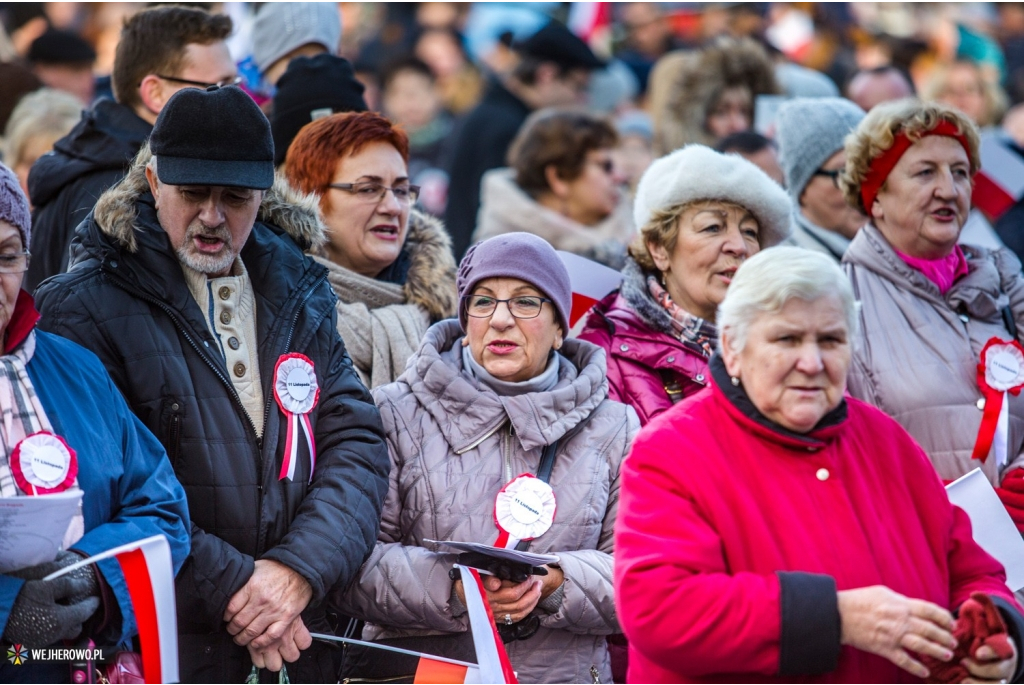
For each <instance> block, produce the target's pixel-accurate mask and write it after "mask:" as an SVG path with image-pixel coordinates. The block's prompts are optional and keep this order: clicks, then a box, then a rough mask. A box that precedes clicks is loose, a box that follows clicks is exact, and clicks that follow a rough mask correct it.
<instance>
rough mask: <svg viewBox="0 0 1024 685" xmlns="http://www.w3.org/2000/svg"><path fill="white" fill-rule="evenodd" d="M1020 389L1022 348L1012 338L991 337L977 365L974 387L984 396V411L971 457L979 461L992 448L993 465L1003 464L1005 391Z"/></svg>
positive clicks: (1023, 382)
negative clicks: (994, 457)
mask: <svg viewBox="0 0 1024 685" xmlns="http://www.w3.org/2000/svg"><path fill="white" fill-rule="evenodd" d="M1022 388H1024V347H1022V346H1021V344H1020V343H1019V342H1017V341H1016V340H1014V341H1012V342H1007V341H1005V340H1000V339H999V338H992V339H991V340H989V341H988V342H987V343H985V347H984V348H982V350H981V363H980V364H978V389H979V390H981V394H982V396H983V397H984V399H985V413H984V414H982V417H981V427H980V428H979V429H978V439H977V441H976V442H975V443H974V452H973V453H972V454H971V457H972V458H973V459H979V460H981V462H982V463H985V460H986V459H988V453H989V450H991V449H992V447H993V446H994V447H995V450H994V451H995V455H996V465H997V466H999V467H1001V466H1002V465H1003V464H1005V463H1006V443H1007V433H1008V431H1009V409H1008V407H1009V402H1007V400H1006V395H1007V393H1009V394H1011V395H1014V396H1016V395H1018V394H1020V391H1021V389H1022Z"/></svg>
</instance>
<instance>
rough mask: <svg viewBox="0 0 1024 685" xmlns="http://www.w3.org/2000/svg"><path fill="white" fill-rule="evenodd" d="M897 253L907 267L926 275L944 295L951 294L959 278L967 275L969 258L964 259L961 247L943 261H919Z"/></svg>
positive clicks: (957, 246)
mask: <svg viewBox="0 0 1024 685" xmlns="http://www.w3.org/2000/svg"><path fill="white" fill-rule="evenodd" d="M895 252H896V254H897V255H899V258H900V259H902V260H903V261H904V262H906V263H907V266H910V267H912V268H914V269H917V270H918V271H920V272H921V273H922V274H924V275H925V276H926V277H927V278H928V280H929V281H931V282H932V283H934V284H935V285H936V286H937V287H938V289H939V292H940V293H942V294H943V295H945V294H946V293H947V292H949V289H950V288H952V287H953V284H954V283H956V281H957V279H958V278H960V277H961V276H966V275H967V258H966V257H964V251H963V250H961V249H960V246H959V245H956V246H954V247H953V251H952V252H950V253H949V254H948V255H946V256H945V257H942V258H941V259H919V258H917V257H911V256H910V255H905V254H903V253H902V252H900V251H899V250H896V251H895Z"/></svg>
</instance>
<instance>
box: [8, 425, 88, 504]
mask: <svg viewBox="0 0 1024 685" xmlns="http://www.w3.org/2000/svg"><path fill="white" fill-rule="evenodd" d="M11 474H12V475H13V476H14V482H15V483H17V485H18V487H19V488H21V490H22V492H24V493H25V494H26V495H49V494H52V493H55V492H64V491H65V490H67V489H68V488H70V487H71V486H72V485H74V483H75V477H76V476H77V475H78V455H76V454H75V451H74V450H73V449H71V446H70V445H68V444H67V443H66V442H65V441H64V438H62V437H60V436H59V435H54V434H53V433H50V432H49V431H39V432H38V433H33V434H32V435H29V436H26V437H25V438H24V439H23V440H22V441H21V442H19V443H18V444H17V445H15V446H14V450H13V451H12V452H11Z"/></svg>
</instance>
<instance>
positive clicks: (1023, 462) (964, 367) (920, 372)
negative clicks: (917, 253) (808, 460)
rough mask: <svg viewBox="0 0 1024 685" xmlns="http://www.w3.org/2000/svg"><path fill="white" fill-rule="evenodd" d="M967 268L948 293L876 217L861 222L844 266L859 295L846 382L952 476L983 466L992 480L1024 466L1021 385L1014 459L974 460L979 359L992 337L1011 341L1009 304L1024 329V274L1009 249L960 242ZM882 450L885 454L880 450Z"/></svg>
mask: <svg viewBox="0 0 1024 685" xmlns="http://www.w3.org/2000/svg"><path fill="white" fill-rule="evenodd" d="M963 248H964V253H965V254H966V256H967V264H968V268H969V269H970V272H969V273H968V274H967V275H966V276H964V277H962V278H961V279H960V280H959V281H957V282H956V283H955V284H954V285H953V287H952V288H951V289H950V290H949V292H947V293H946V295H945V296H943V295H942V294H940V293H939V289H938V288H937V287H936V286H935V284H933V283H932V282H931V281H930V280H928V279H927V278H926V277H925V276H924V275H922V274H921V273H920V272H919V271H917V270H916V269H912V268H911V267H909V266H907V264H906V262H904V261H903V260H902V259H900V258H899V256H897V254H896V253H895V252H894V251H893V249H892V247H890V246H889V243H888V242H887V241H886V240H885V238H884V237H883V236H882V234H881V233H880V232H879V231H878V229H877V228H875V227H874V226H873V225H871V224H868V225H867V226H865V227H864V228H862V229H861V230H860V231H859V232H858V233H857V237H856V238H854V239H853V242H852V243H851V244H850V247H849V249H848V250H847V251H846V255H845V257H844V258H843V268H844V269H845V270H846V273H847V275H848V276H849V277H850V280H851V282H852V283H853V287H854V292H855V293H856V295H857V299H859V300H860V301H861V303H862V307H863V309H862V310H861V324H862V325H861V333H860V339H859V340H858V341H857V343H856V345H855V349H854V357H853V366H852V368H851V369H850V377H849V390H850V393H851V394H852V395H853V396H854V397H858V398H860V399H862V400H864V401H866V402H869V403H871V404H873V405H874V406H876V407H878V408H879V409H881V410H882V411H884V412H885V413H886V414H889V415H890V416H892V417H893V418H894V419H896V421H898V422H899V423H900V425H902V426H903V427H904V428H906V429H907V432H909V433H910V434H911V435H912V436H914V439H915V440H917V442H918V443H920V445H921V447H923V448H924V450H925V451H926V452H927V453H928V456H929V457H931V460H932V463H933V464H934V465H935V468H936V470H937V471H938V473H939V476H940V477H941V478H943V479H945V480H952V479H954V478H959V477H960V476H962V475H964V474H966V473H968V472H969V471H972V470H973V469H975V468H976V467H978V466H981V467H982V469H983V471H984V472H985V474H986V475H987V476H988V478H989V480H990V481H991V482H992V483H993V484H995V483H997V482H998V480H999V479H1000V477H1001V475H1002V474H1005V473H1006V471H1007V470H1008V469H1010V468H1015V467H1019V466H1024V456H1022V455H1021V452H1022V449H1024V393H1022V394H1021V395H1020V396H1018V397H1012V396H1011V397H1010V411H1009V428H1010V434H1009V440H1008V442H1007V460H1008V464H1006V465H1004V466H1003V467H1002V468H997V465H996V461H995V458H994V456H993V455H992V454H990V456H989V457H988V459H986V460H985V464H984V465H982V464H981V463H980V462H979V461H978V460H976V459H971V452H972V450H973V449H974V442H975V439H976V437H977V435H978V427H979V426H980V425H981V416H982V409H981V408H980V406H979V400H980V399H981V397H982V396H981V392H980V391H979V390H978V383H977V365H978V359H979V355H980V354H981V349H982V347H984V345H985V343H986V342H987V341H988V340H989V339H990V338H993V337H998V338H1001V339H1003V340H1008V339H1009V337H1010V334H1009V333H1008V332H1007V329H1006V327H1005V326H1004V325H1003V320H1002V318H1001V316H1000V310H1001V309H1002V308H1003V307H1004V306H1006V305H1009V306H1010V309H1011V311H1012V312H1013V316H1014V319H1015V321H1016V323H1017V328H1018V334H1024V278H1022V276H1021V266H1020V262H1019V261H1018V260H1017V258H1016V257H1015V256H1014V255H1013V253H1011V252H1010V251H1009V250H1007V249H1005V248H1004V249H1001V250H998V251H991V250H987V249H985V248H980V247H970V246H963ZM884 456H885V455H879V458H884Z"/></svg>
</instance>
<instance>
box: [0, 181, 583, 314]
mask: <svg viewBox="0 0 1024 685" xmlns="http://www.w3.org/2000/svg"><path fill="white" fill-rule="evenodd" d="M0 221H6V222H7V223H9V224H10V225H11V226H14V227H15V228H16V229H18V232H19V233H21V240H22V242H23V243H25V249H26V250H27V249H29V240H30V239H31V238H32V212H31V210H29V208H28V200H26V199H25V193H23V192H22V191H21V185H20V184H19V183H18V177H17V176H15V175H14V172H13V171H11V169H10V168H9V167H8V166H7V165H5V164H3V163H0ZM566 330H569V329H568V328H567V329H566Z"/></svg>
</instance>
